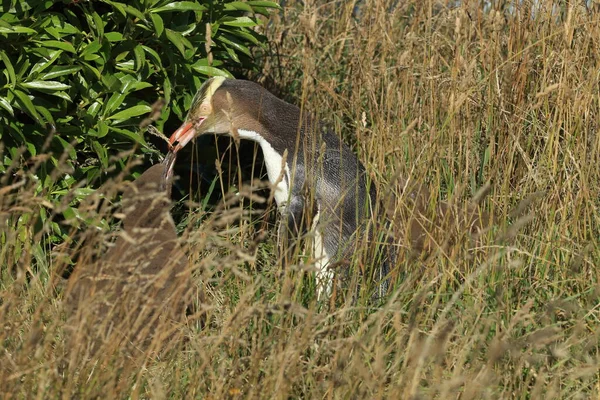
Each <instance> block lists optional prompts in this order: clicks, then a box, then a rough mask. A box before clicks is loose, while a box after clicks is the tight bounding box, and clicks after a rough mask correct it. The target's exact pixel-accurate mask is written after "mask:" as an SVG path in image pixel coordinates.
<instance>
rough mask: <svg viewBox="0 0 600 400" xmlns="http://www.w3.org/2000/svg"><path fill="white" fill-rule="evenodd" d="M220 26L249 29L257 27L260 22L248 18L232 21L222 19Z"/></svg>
mask: <svg viewBox="0 0 600 400" xmlns="http://www.w3.org/2000/svg"><path fill="white" fill-rule="evenodd" d="M222 24H223V25H227V26H238V27H251V26H258V25H260V24H261V22H260V20H254V19H252V18H250V17H237V18H232V19H228V18H227V19H224V20H223V21H222Z"/></svg>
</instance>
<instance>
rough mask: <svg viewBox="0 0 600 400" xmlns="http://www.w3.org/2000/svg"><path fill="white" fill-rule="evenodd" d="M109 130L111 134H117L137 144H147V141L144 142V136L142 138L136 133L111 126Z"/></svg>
mask: <svg viewBox="0 0 600 400" xmlns="http://www.w3.org/2000/svg"><path fill="white" fill-rule="evenodd" d="M108 130H109V131H111V132H116V133H118V134H119V135H122V136H125V137H126V138H128V139H131V140H132V141H134V142H136V143H141V144H143V145H145V144H146V141H145V140H144V138H143V137H142V136H140V135H139V134H137V133H136V132H132V131H130V130H128V129H122V128H117V127H114V126H109V127H108Z"/></svg>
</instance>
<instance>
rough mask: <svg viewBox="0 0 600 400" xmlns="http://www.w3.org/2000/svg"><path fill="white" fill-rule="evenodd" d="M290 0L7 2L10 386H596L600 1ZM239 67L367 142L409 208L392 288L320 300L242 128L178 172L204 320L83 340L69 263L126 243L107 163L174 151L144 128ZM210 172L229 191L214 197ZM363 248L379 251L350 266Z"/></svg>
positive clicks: (386, 190)
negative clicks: (473, 211)
mask: <svg viewBox="0 0 600 400" xmlns="http://www.w3.org/2000/svg"><path fill="white" fill-rule="evenodd" d="M280 6H281V7H280V8H281V9H280V10H279V11H277V12H276V13H274V14H273V15H272V16H271V17H270V19H266V18H263V17H260V16H258V15H257V14H256V13H257V12H258V14H261V13H262V14H268V13H269V11H270V10H275V7H274V6H273V4H271V3H267V2H259V1H254V2H227V1H222V2H218V1H217V2H212V3H207V4H201V3H194V2H175V3H169V2H162V1H158V2H156V1H149V2H138V3H135V5H133V4H128V5H125V4H124V3H117V2H112V1H101V2H100V1H98V2H96V1H90V2H84V1H80V2H69V1H66V2H63V3H53V2H49V1H45V2H44V1H33V0H32V1H28V2H27V1H23V2H11V1H4V2H3V3H2V7H3V10H2V12H3V14H2V17H1V18H0V21H1V22H0V35H2V36H3V40H2V42H1V44H0V49H1V52H0V55H1V57H2V62H3V63H4V67H3V68H4V70H3V73H2V74H0V79H1V81H0V108H1V110H2V111H1V112H2V113H1V114H0V118H1V119H2V121H1V122H0V134H1V139H2V162H1V163H2V167H1V168H2V173H3V175H2V177H1V178H0V179H1V180H2V187H1V188H0V216H1V218H2V220H1V224H2V225H1V228H0V229H1V231H0V245H1V248H0V270H1V273H2V275H1V279H0V301H1V303H0V321H2V329H1V330H0V341H1V343H2V354H1V355H0V382H1V383H0V391H1V392H2V393H3V395H4V396H6V397H18V398H21V397H25V398H29V397H38V398H58V397H65V398H68V397H81V398H93V397H118V398H121V397H132V398H139V397H142V398H147V397H151V398H191V397H198V398H219V399H220V398H298V397H301V398H389V397H402V398H462V399H469V398H473V399H479V398H540V397H542V396H544V397H546V398H597V397H598V396H599V395H600V379H599V378H600V376H599V371H600V368H599V354H598V350H599V346H600V342H599V336H598V335H599V331H598V319H599V317H600V315H599V313H600V311H599V308H598V304H599V299H600V291H599V289H600V287H599V284H598V282H599V278H600V276H599V273H598V272H599V271H598V267H597V265H598V264H599V262H600V247H599V244H598V243H599V238H600V229H599V218H600V213H599V202H600V192H599V191H600V189H599V188H600V186H599V184H600V179H599V178H600V172H599V168H598V165H599V161H600V159H599V158H600V138H599V136H598V133H597V132H598V112H599V111H600V110H599V107H600V98H599V95H598V94H599V90H598V83H599V79H600V75H599V74H598V71H600V68H599V67H600V65H599V61H600V57H599V54H600V52H599V51H600V26H599V24H600V14H599V13H598V11H600V10H599V9H598V5H597V4H596V3H595V2H575V1H572V2H566V1H549V0H536V1H533V0H532V1H527V0H524V1H500V0H499V1H463V2H456V1H433V0H431V1H416V0H415V1H403V2H397V1H392V0H375V1H368V2H361V1H358V2H345V1H332V2H320V1H295V0H289V1H286V2H282V3H281V4H280ZM246 7H251V9H248V8H246ZM42 14H43V15H44V16H45V17H44V18H37V16H39V15H42ZM259 20H260V21H264V23H261V24H259V23H258V21H259ZM219 21H220V22H219ZM161 24H162V26H161ZM207 24H208V25H207ZM259 25H260V26H259ZM209 26H210V28H208V27H209ZM226 27H227V28H226ZM237 28H244V29H243V30H242V29H240V30H237ZM221 29H223V31H221ZM257 31H258V32H262V34H263V35H265V39H263V38H262V36H259V35H258V33H256V32H257ZM220 32H222V33H220ZM240 32H243V33H240ZM207 37H210V40H208V43H209V45H210V44H212V46H206V43H207V40H206V38H207ZM219 38H221V40H219ZM236 38H237V39H236ZM228 41H229V42H228ZM260 43H264V45H262V46H261V45H260ZM240 46H241V47H240ZM253 46H254V47H253ZM211 57H212V59H211ZM236 58H237V59H236ZM237 60H239V63H238V62H237ZM211 68H216V69H211ZM226 71H230V72H229V73H231V72H233V73H235V74H236V76H242V75H246V76H249V77H250V78H252V79H254V80H257V81H259V82H261V83H263V84H264V85H265V86H266V87H268V88H269V89H270V90H272V91H274V92H275V93H276V94H277V95H279V96H280V97H282V98H285V99H287V100H288V101H291V102H293V103H296V104H298V105H302V106H303V107H305V108H307V109H309V110H311V111H313V112H316V113H317V114H318V115H319V116H320V117H322V118H323V119H324V120H326V121H327V122H328V123H330V125H331V126H332V127H333V128H334V129H335V130H336V132H337V133H338V134H340V135H341V136H342V137H343V138H344V140H345V141H346V142H347V143H348V144H350V145H351V146H352V147H353V149H354V151H355V152H356V153H357V154H358V156H359V158H360V159H361V160H362V161H363V163H364V164H365V166H366V167H367V169H368V171H369V173H370V175H371V176H372V178H373V180H374V182H375V183H376V185H377V187H378V188H379V193H380V195H381V197H382V199H384V200H385V204H386V210H387V211H388V213H389V215H390V216H394V217H395V221H396V225H395V226H394V227H393V228H394V231H395V233H396V234H397V241H396V244H397V246H398V249H399V253H400V255H401V257H400V258H399V262H398V265H396V266H395V269H394V272H393V277H394V282H395V290H394V291H393V292H392V293H391V294H390V295H389V296H388V297H387V298H386V299H384V300H383V302H382V304H381V306H379V307H374V306H373V305H372V304H371V303H370V302H369V298H368V296H367V295H363V294H364V291H365V290H363V292H361V295H360V296H358V297H357V299H355V301H353V300H352V297H353V296H345V295H344V293H341V294H339V295H338V296H337V297H335V298H333V299H332V301H331V302H330V304H322V302H321V303H319V302H317V301H316V299H315V296H314V291H313V290H312V284H313V283H312V282H311V279H310V276H311V274H310V272H311V271H312V270H311V261H310V258H308V259H307V262H306V263H305V264H303V265H302V266H299V267H298V268H296V269H295V270H290V271H286V272H285V273H284V274H283V276H280V274H279V269H278V263H277V260H276V257H275V254H276V252H275V249H274V247H275V244H274V238H272V237H270V236H269V237H266V238H264V237H263V238H261V240H258V239H257V237H258V236H261V232H262V231H267V232H268V231H269V229H268V228H269V226H270V224H272V222H273V220H272V212H270V208H269V207H266V208H264V207H263V208H261V207H248V204H249V203H252V202H260V201H262V200H261V198H260V192H259V193H258V194H257V193H256V192H255V188H256V187H257V186H259V185H258V184H256V183H250V184H249V185H248V182H247V180H245V177H244V176H240V175H241V174H238V173H237V172H236V171H238V170H239V168H237V167H238V166H241V165H242V162H243V160H244V157H238V152H237V149H236V147H235V146H234V144H232V143H228V142H224V143H217V144H216V146H214V147H215V148H216V149H218V150H219V153H218V154H217V156H216V160H217V163H216V170H217V172H223V173H221V174H219V175H217V178H216V179H213V180H212V181H211V182H210V183H211V184H210V185H207V187H203V186H202V185H200V186H199V189H198V186H194V185H193V183H194V180H195V179H196V180H197V178H195V175H194V174H191V173H190V174H188V175H189V178H188V181H189V182H190V183H188V181H185V182H186V184H185V185H182V186H184V187H185V186H189V188H192V187H193V188H195V189H197V190H188V195H189V197H186V200H190V201H189V202H188V203H183V202H180V203H178V205H177V206H176V209H177V210H179V211H178V212H179V214H178V215H180V218H178V221H179V223H180V224H179V228H180V230H181V236H182V241H183V242H184V243H186V245H187V251H188V253H189V259H190V269H191V271H192V272H193V273H194V276H195V281H196V282H197V285H198V287H199V288H202V289H203V290H205V291H206V292H207V300H206V301H205V303H202V304H200V308H201V309H202V310H204V311H206V312H207V313H208V317H207V318H208V319H207V321H208V322H207V325H206V326H205V327H199V326H198V324H195V323H194V322H193V318H191V322H190V324H188V325H186V326H181V327H180V328H179V329H180V330H181V331H182V332H184V333H185V336H186V341H185V342H182V343H175V344H172V343H170V344H171V345H172V347H174V349H171V350H170V351H168V352H166V353H163V354H156V353H152V352H143V353H142V354H138V355H137V356H136V357H124V356H123V355H121V354H119V353H118V351H114V349H112V350H113V351H109V347H108V346H107V350H106V351H105V352H104V353H103V354H102V355H101V356H100V358H95V359H89V358H88V357H87V356H86V353H85V351H84V347H81V346H79V347H78V346H72V345H71V343H72V341H70V340H69V339H70V338H68V334H67V333H66V331H65V319H66V316H65V313H64V310H63V307H62V303H61V296H62V286H61V283H60V282H61V280H62V275H63V274H64V271H65V270H69V269H71V268H72V266H73V264H74V262H75V260H82V259H90V258H92V257H93V256H94V254H97V253H98V252H99V251H103V250H102V249H104V248H106V242H107V241H108V240H107V239H108V238H110V230H111V225H112V223H111V222H112V218H111V216H112V214H113V212H114V210H115V209H117V203H116V202H114V201H112V199H113V198H114V197H115V194H114V190H112V192H111V190H109V189H107V187H110V185H111V184H112V182H117V183H118V182H119V181H120V180H122V179H123V178H126V177H128V176H129V175H130V174H131V173H132V171H137V170H139V169H140V167H139V166H138V167H137V168H138V169H137V170H135V164H136V163H135V162H134V161H135V160H139V159H145V160H146V161H147V162H155V161H156V160H157V159H159V158H160V154H161V152H163V150H164V147H162V148H161V147H160V146H161V141H160V140H154V139H152V140H149V139H148V138H149V136H144V135H142V131H143V130H144V129H145V127H146V126H147V125H148V124H149V123H153V122H154V123H155V125H156V127H157V128H158V130H160V131H163V130H164V131H165V132H167V131H168V132H170V131H171V130H172V129H173V128H175V127H176V126H177V124H178V123H179V121H180V120H181V118H182V116H183V114H184V113H185V109H186V107H187V105H189V100H190V96H191V95H193V93H194V91H195V90H196V88H197V87H198V86H199V85H200V84H201V82H202V80H203V78H204V77H205V76H207V75H212V74H227V73H228V72H226ZM50 82H51V83H50ZM159 97H160V98H163V99H164V100H165V102H166V106H165V107H164V108H162V109H161V112H158V110H157V109H155V108H160V107H155V108H153V107H152V105H153V104H155V103H154V102H155V101H156V100H157V99H158V98H159ZM95 104H97V105H95ZM159 104H160V103H159ZM153 111H154V112H153ZM146 118H150V120H149V121H147V120H146V121H144V120H145V119H146ZM48 138H50V139H48ZM134 142H135V143H138V145H137V146H136V147H134V151H133V152H131V151H130V149H131V147H132V144H133V143H134ZM223 149H224V150H225V151H224V152H221V150H223ZM252 149H254V148H253V147H252ZM197 151H201V149H198V150H197ZM240 151H241V150H240ZM200 154H201V158H204V157H203V156H202V153H200ZM188 157H189V158H188ZM197 157H198V153H196V152H194V151H192V152H190V153H188V154H187V155H184V156H183V157H182V158H181V160H180V163H182V164H186V163H187V164H188V165H195V164H196V162H195V161H194V160H196V159H197ZM257 157H259V155H257ZM132 168H134V169H133V170H132ZM190 171H192V169H190ZM134 175H135V173H134ZM250 175H251V176H255V175H256V176H260V171H256V173H255V174H250ZM109 178H111V179H109ZM113 178H114V179H113ZM117 183H115V185H116V184H117ZM415 184H418V185H421V184H422V185H424V186H425V188H426V189H428V193H429V194H427V192H425V195H424V201H423V203H424V204H425V207H420V206H419V204H418V203H419V202H417V201H415V199H414V196H412V195H411V194H412V193H414V192H413V191H412V190H411V188H412V187H413V186H414V185H415ZM107 185H108V186H107ZM230 185H235V186H236V191H237V192H239V193H241V194H242V195H245V196H235V195H231V193H229V192H228V190H229V189H228V187H229V186H230ZM189 188H188V189H189ZM195 191H197V192H199V193H194V192H195ZM215 192H221V194H220V196H219V197H221V198H223V199H224V200H226V201H225V203H224V204H226V205H227V207H220V206H217V207H214V208H211V207H210V204H209V202H208V201H207V200H206V199H208V198H209V197H210V195H211V193H215ZM483 194H487V196H483ZM240 197H241V198H242V199H243V200H239V198H240ZM473 197H475V200H476V202H478V203H479V204H480V205H481V208H482V209H483V210H485V211H487V212H489V213H491V214H492V215H493V216H494V226H493V227H492V228H491V229H489V230H488V231H487V232H485V234H483V235H482V236H480V237H479V238H478V239H477V240H476V241H473V240H470V239H469V238H468V237H467V236H468V235H465V234H464V231H465V229H464V228H461V224H460V223H459V222H460V221H446V222H450V224H449V225H448V224H442V223H438V222H437V220H436V219H435V217H436V210H437V209H438V205H439V204H442V203H441V202H442V201H448V202H449V203H450V204H458V206H457V207H462V206H461V205H460V204H464V203H465V202H466V201H467V200H468V199H470V198H473ZM247 199H250V200H247ZM189 204H193V205H194V204H195V205H194V207H190V208H189V209H188V208H187V205H189ZM415 213H420V214H422V216H423V218H424V219H425V220H428V219H430V220H433V223H432V224H431V225H427V228H428V229H427V231H428V235H427V240H428V246H427V251H426V254H422V255H415V254H414V252H413V251H412V249H413V245H414V244H413V243H411V241H410V239H409V235H408V234H407V232H408V230H410V229H411V226H412V224H411V223H409V222H407V221H410V220H411V218H413V216H414V215H415ZM454 222H457V223H456V224H455V223H454ZM450 226H451V227H452V230H450V229H451V228H450ZM265 228H266V229H265ZM92 239H94V240H92ZM364 248H365V250H368V248H369V244H365V246H364ZM363 253H364V254H363ZM86 257H88V258H86ZM369 261H370V259H369V254H368V251H364V252H361V253H360V254H357V256H356V257H355V259H354V260H352V268H353V270H354V271H358V270H359V269H364V268H368V266H369V265H370V264H369ZM350 290H352V288H351V289H350ZM170 338H171V336H170V335H169V333H168V332H165V334H164V335H159V337H158V338H157V339H156V346H160V345H161V341H162V342H164V343H168V342H169V341H170ZM83 340H84V338H82V341H83Z"/></svg>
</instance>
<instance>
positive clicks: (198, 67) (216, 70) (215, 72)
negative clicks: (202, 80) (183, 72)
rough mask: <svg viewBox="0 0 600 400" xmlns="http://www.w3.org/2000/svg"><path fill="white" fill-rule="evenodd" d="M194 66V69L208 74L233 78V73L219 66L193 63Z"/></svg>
mask: <svg viewBox="0 0 600 400" xmlns="http://www.w3.org/2000/svg"><path fill="white" fill-rule="evenodd" d="M192 68H193V69H194V71H196V72H199V73H201V74H203V75H206V76H224V77H226V78H233V75H231V74H230V73H229V72H227V71H225V70H222V69H219V68H215V67H210V66H208V65H196V64H194V65H192Z"/></svg>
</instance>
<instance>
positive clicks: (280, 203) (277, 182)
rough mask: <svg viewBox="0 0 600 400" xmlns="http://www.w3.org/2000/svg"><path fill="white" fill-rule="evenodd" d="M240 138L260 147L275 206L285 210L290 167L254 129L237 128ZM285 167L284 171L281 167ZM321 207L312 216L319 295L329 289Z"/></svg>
mask: <svg viewBox="0 0 600 400" xmlns="http://www.w3.org/2000/svg"><path fill="white" fill-rule="evenodd" d="M238 133H239V135H240V138H242V139H248V140H252V141H255V142H258V144H259V145H260V147H261V150H262V152H263V158H264V160H265V165H266V167H267V176H268V177H269V182H270V183H271V184H272V185H274V190H275V194H274V198H275V203H276V204H277V208H278V209H279V210H280V212H282V213H283V212H285V204H286V203H287V201H288V200H289V198H290V188H289V182H290V168H289V164H288V162H287V160H286V162H285V166H284V164H283V157H282V155H281V154H279V153H278V152H277V151H275V149H274V148H273V146H271V144H270V143H269V142H267V141H266V140H265V139H264V138H263V137H262V136H261V135H260V134H258V133H257V132H255V131H249V130H245V129H238ZM283 168H285V171H283V170H282V169H283ZM320 211H321V207H320V206H319V205H317V214H316V215H314V216H313V224H312V229H311V230H312V232H313V235H314V236H313V256H314V257H315V259H316V267H317V271H318V272H317V292H318V295H319V297H320V296H321V295H322V292H323V289H325V293H327V294H329V293H330V291H331V278H332V276H331V275H332V274H331V272H328V270H327V264H328V263H329V257H328V256H327V254H326V252H325V248H324V246H323V237H322V235H321V232H320V230H319V229H318V227H317V225H318V221H319V217H320V214H321V213H320Z"/></svg>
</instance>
